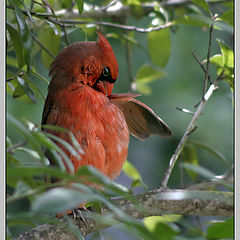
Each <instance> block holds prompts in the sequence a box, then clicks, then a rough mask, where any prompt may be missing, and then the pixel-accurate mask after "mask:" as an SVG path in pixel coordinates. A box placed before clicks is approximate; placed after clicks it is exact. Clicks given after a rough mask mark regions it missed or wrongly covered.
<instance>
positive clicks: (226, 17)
mask: <svg viewBox="0 0 240 240" xmlns="http://www.w3.org/2000/svg"><path fill="white" fill-rule="evenodd" d="M233 16H234V12H233V9H229V10H228V11H226V12H224V13H223V15H222V16H221V18H220V19H221V20H223V21H225V22H226V23H228V24H230V25H232V26H233Z"/></svg>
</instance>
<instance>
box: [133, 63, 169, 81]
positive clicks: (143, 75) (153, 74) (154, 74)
mask: <svg viewBox="0 0 240 240" xmlns="http://www.w3.org/2000/svg"><path fill="white" fill-rule="evenodd" d="M164 75H165V73H164V72H162V71H160V70H158V69H155V68H153V67H151V66H149V65H143V66H141V67H140V68H139V69H138V72H137V76H136V80H135V82H137V83H139V82H140V83H150V82H153V81H154V80H156V79H159V78H161V77H163V76H164Z"/></svg>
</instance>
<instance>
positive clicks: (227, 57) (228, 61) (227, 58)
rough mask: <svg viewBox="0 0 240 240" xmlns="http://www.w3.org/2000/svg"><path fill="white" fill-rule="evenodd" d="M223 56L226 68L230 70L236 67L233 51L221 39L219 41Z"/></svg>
mask: <svg viewBox="0 0 240 240" xmlns="http://www.w3.org/2000/svg"><path fill="white" fill-rule="evenodd" d="M217 41H218V42H219V46H220V49H221V52H222V55H223V62H224V66H226V67H228V68H233V67H234V54H233V50H232V49H231V48H230V47H229V46H228V45H227V44H226V43H225V42H224V41H223V40H221V39H217Z"/></svg>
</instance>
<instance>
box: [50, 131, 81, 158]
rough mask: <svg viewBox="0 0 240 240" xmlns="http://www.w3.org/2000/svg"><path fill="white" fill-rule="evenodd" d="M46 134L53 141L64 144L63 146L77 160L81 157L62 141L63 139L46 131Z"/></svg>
mask: <svg viewBox="0 0 240 240" xmlns="http://www.w3.org/2000/svg"><path fill="white" fill-rule="evenodd" d="M46 136H48V137H49V138H51V139H53V140H54V141H55V142H58V143H60V144H61V145H62V146H64V148H65V149H67V150H68V151H69V153H70V154H71V155H73V156H75V157H77V158H78V159H79V160H80V159H81V156H80V155H79V153H78V152H77V151H76V150H75V149H74V148H73V146H72V145H71V144H69V143H68V142H67V141H64V140H63V139H61V138H59V137H57V136H55V135H53V134H51V133H46Z"/></svg>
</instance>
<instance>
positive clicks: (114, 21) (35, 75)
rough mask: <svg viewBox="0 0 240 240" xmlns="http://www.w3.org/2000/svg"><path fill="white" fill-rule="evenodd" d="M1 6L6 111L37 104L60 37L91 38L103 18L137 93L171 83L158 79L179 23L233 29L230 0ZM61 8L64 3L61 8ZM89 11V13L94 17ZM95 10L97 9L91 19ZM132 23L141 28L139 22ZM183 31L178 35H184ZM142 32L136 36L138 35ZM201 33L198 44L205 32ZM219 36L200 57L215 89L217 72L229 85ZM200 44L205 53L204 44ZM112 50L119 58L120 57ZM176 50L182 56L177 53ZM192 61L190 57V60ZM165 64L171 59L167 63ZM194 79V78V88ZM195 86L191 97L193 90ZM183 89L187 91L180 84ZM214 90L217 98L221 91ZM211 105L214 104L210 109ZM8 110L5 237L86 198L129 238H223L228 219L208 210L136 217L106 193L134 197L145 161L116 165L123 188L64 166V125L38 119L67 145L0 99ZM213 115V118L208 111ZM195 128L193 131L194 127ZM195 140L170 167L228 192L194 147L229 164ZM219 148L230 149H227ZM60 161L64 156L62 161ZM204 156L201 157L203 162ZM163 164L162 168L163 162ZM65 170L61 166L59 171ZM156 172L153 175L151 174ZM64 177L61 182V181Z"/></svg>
mask: <svg viewBox="0 0 240 240" xmlns="http://www.w3.org/2000/svg"><path fill="white" fill-rule="evenodd" d="M6 5H7V19H6V38H7V47H6V48H7V49H6V50H7V56H6V62H7V74H6V77H7V79H6V91H7V97H8V101H9V102H11V103H14V105H15V108H14V109H15V111H16V109H18V108H19V109H20V110H19V111H21V106H22V105H21V104H24V107H25V108H28V109H31V108H32V106H33V107H35V108H36V103H37V104H38V105H41V104H42V99H44V96H45V93H43V91H44V90H43V89H44V88H45V91H46V87H47V84H48V83H49V78H48V76H47V72H48V70H47V69H48V67H49V65H50V64H51V62H52V60H53V59H54V57H55V56H56V55H57V54H58V52H59V51H60V50H61V49H62V48H63V47H65V46H66V45H68V44H69V43H72V42H75V41H80V40H81V41H84V40H85V39H88V40H89V39H90V40H95V38H96V34H95V33H96V29H97V28H98V26H104V25H105V26H106V27H104V32H105V35H106V36H109V37H110V39H111V40H112V41H113V44H114V46H116V47H115V48H116V49H118V48H119V49H122V48H123V47H126V51H127V55H128V57H127V63H126V67H125V69H124V71H123V72H125V73H126V72H128V73H129V76H127V77H126V79H128V78H129V79H131V81H132V82H131V84H130V86H131V87H132V88H133V89H132V90H136V91H137V92H138V93H140V94H143V95H151V94H153V93H154V91H155V90H154V88H155V86H157V84H158V82H160V79H161V81H162V84H163V85H164V86H165V88H169V89H170V88H171V86H172V88H173V87H174V86H180V85H173V84H172V83H171V82H168V83H164V80H165V78H164V77H165V76H166V75H170V74H171V71H174V70H175V69H171V70H169V69H168V64H169V61H170V60H171V56H172V54H174V52H173V51H174V49H176V47H175V46H174V45H173V44H172V42H173V38H174V37H175V35H174V34H175V33H177V32H178V31H180V29H181V28H182V27H183V26H191V27H192V29H199V27H200V28H201V29H203V30H205V31H206V29H207V30H208V29H209V28H210V26H211V25H212V24H213V29H214V31H218V32H220V33H221V34H222V36H228V37H229V36H230V37H231V36H232V34H233V1H231V0H229V1H211V0H209V1H205V0H192V3H187V4H185V3H184V4H183V3H181V2H180V3H179V6H178V7H177V6H175V5H174V4H171V1H154V2H153V1H148V0H145V1H140V0H134V1H132V0H127V1H112V2H111V1H108V0H104V1H94V0H89V1H83V0H78V1H72V0H61V1H53V0H48V1H46V0H44V1H41V2H40V1H38V2H36V1H30V0H25V1H23V0H8V1H7V2H6ZM123 7H126V8H128V9H129V11H128V10H126V11H128V14H129V15H128V14H127V15H126V14H124V13H123V12H121V11H120V10H119V9H121V8H123ZM149 9H150V10H149ZM218 9H221V11H220V12H218ZM62 11H65V12H64V14H63V13H62ZM109 12H115V13H116V14H118V15H116V16H113V15H114V14H113V15H110V14H109V15H108V13H109ZM119 12H120V15H119ZM91 13H95V14H96V17H95V16H94V14H91ZM97 13H98V14H99V16H98V17H97ZM121 14H122V15H121ZM216 14H217V15H216ZM69 19H72V21H69ZM103 21H106V22H107V23H108V24H106V22H103ZM130 23H131V24H130ZM128 24H129V25H128ZM140 24H142V25H143V26H145V28H142V27H139V25H140ZM126 26H127V27H129V26H130V27H132V26H134V27H133V28H129V29H130V30H131V31H130V32H128V31H129V29H128V28H126ZM136 26H138V27H136ZM139 32H140V33H141V34H144V35H143V36H144V37H139V38H138V36H140V35H138V34H140V33H139ZM203 34H204V33H203ZM141 36H142V35H141ZM191 37H192V36H185V41H186V42H187V41H188V39H189V38H191ZM142 38H144V41H145V42H144V43H143V42H142ZM205 40H206V42H208V39H207V38H205ZM224 40H225V41H224ZM224 40H223V39H220V38H219V39H217V40H216V39H213V41H214V42H215V44H218V47H216V49H217V50H215V51H214V52H216V53H214V54H212V55H211V56H210V63H211V66H215V67H216V68H215V69H214V71H213V70H212V72H211V76H213V79H211V81H216V84H218V85H219V86H220V87H221V84H222V80H224V81H225V82H227V84H228V85H229V86H230V88H229V89H231V91H233V89H234V76H233V69H234V61H233V60H234V59H233V50H232V48H231V47H230V46H229V45H230V44H231V42H230V44H229V43H226V39H225V38H224ZM182 44H185V43H179V45H178V51H180V50H181V48H182V46H181V45H182ZM210 47H211V46H210ZM136 49H137V51H136ZM190 50H191V49H190ZM204 51H205V52H207V47H205V50H204ZM133 52H134V54H136V55H137V54H139V55H138V56H141V57H139V58H138V57H135V58H134V59H135V60H133V61H132V62H134V61H135V62H136V63H137V64H138V66H137V67H135V68H136V69H135V70H136V71H135V72H136V74H135V75H134V76H131V75H132V71H131V60H132V58H131V53H133ZM119 54H120V53H119ZM140 54H142V55H140ZM143 55H144V56H145V57H146V56H147V57H146V58H145V59H148V62H147V63H145V62H141V61H140V60H141V58H142V56H143ZM200 55H201V53H200ZM119 56H120V57H121V55H119ZM181 57H182V58H183V59H184V55H182V56H181ZM204 58H206V55H204V56H203V55H201V59H204ZM183 61H184V60H183ZM192 61H194V60H193V58H192ZM122 62H125V61H122ZM199 62H200V65H201V66H202V67H203V68H206V64H207V62H208V60H207V59H205V60H202V61H200V60H199ZM174 64H176V65H177V63H176V62H174ZM134 66H135V65H134ZM120 67H121V66H120ZM185 67H186V69H187V70H185V71H188V70H189V71H191V69H188V62H186V63H185ZM124 76H125V75H124ZM181 79H182V78H181ZM199 81H200V80H199ZM171 84H172V85H171ZM180 84H181V86H180V87H177V88H179V89H180V90H179V91H181V89H182V88H183V85H184V83H180ZM202 84H203V81H202V82H201V86H202ZM198 86H199V85H197V89H198V93H199V96H200V95H201V89H199V87H198ZM184 87H186V89H187V90H188V91H189V88H188V87H187V86H184ZM127 90H129V89H127ZM179 91H178V92H175V93H174V94H176V95H175V97H176V96H178V94H179ZM231 91H228V92H230V93H231ZM166 94H168V95H169V96H170V97H169V98H174V96H173V94H169V91H168V90H167V89H166ZM221 98H225V96H224V94H222V96H221ZM159 99H160V96H159ZM155 102H156V101H155ZM216 104H218V103H216ZM10 105H11V104H10ZM217 107H218V106H215V108H217ZM25 108H24V109H25ZM8 111H9V113H8V115H7V127H8V129H7V132H8V136H7V138H6V140H7V143H6V146H7V234H8V237H9V238H12V237H15V236H16V235H18V234H20V233H22V232H25V231H26V230H28V229H31V228H33V227H34V226H37V225H41V224H43V223H45V222H50V223H53V224H59V221H58V220H57V219H56V218H55V215H56V214H57V213H60V212H65V211H67V210H69V209H72V208H75V207H76V206H78V205H79V204H80V203H82V202H85V201H87V202H88V203H89V205H91V206H95V208H96V209H97V207H96V206H97V204H100V205H105V206H107V207H108V208H110V209H111V210H112V211H113V213H114V214H113V215H109V216H108V215H107V216H106V215H104V214H102V215H101V214H97V213H96V215H94V216H92V217H93V218H94V219H95V220H96V221H97V223H99V224H100V223H105V224H107V225H108V226H114V227H116V228H118V229H120V230H121V231H123V232H126V233H128V234H129V235H132V236H134V237H136V238H137V239H149V240H151V239H159V240H160V239H161V240H162V239H176V240H180V239H223V238H224V239H232V238H233V219H232V218H230V219H222V218H217V217H216V218H215V219H212V221H210V222H205V221H206V220H204V219H201V220H200V224H198V223H199V221H198V220H196V219H198V218H196V219H195V218H194V217H191V218H190V217H188V216H182V215H163V216H152V217H147V218H144V219H143V221H139V220H137V219H135V218H133V217H131V216H129V215H128V214H127V213H125V212H123V211H122V210H120V209H119V208H118V207H117V206H116V205H115V204H114V203H113V201H112V200H111V198H112V197H117V196H122V197H124V198H126V199H128V200H129V201H130V202H132V203H133V204H135V205H138V202H137V201H136V200H135V199H134V197H133V195H132V193H133V192H135V191H137V190H139V188H142V189H144V190H146V189H148V187H147V184H146V182H145V178H144V177H143V175H144V171H146V168H147V169H148V168H150V167H151V166H150V165H151V164H148V163H145V164H146V166H147V167H146V166H145V167H144V170H142V171H141V172H140V171H138V170H137V169H138V167H134V164H133V163H131V162H130V161H131V159H129V161H127V162H126V163H125V165H124V167H123V172H124V173H125V175H126V176H128V178H129V179H130V180H129V181H130V187H129V188H127V187H126V186H123V185H122V184H118V183H115V182H112V181H111V180H109V179H108V178H107V177H105V176H104V175H103V174H101V173H100V172H98V171H97V170H96V169H94V168H92V167H89V166H87V167H83V168H81V169H80V170H79V171H78V172H77V173H76V174H73V166H72V163H71V161H70V160H69V159H68V157H67V156H66V154H65V153H64V151H63V150H62V149H61V148H60V147H59V146H58V144H56V143H59V144H60V145H62V146H64V147H65V148H66V149H67V150H68V151H70V152H71V154H73V155H76V156H79V155H80V154H81V153H82V152H81V151H82V149H81V146H79V143H78V142H77V141H76V139H75V138H74V136H73V134H72V133H70V132H68V131H67V130H66V129H60V128H56V127H55V128H54V127H53V126H45V127H46V128H47V127H48V128H53V129H54V130H56V131H65V132H66V133H67V134H69V136H70V138H71V140H72V142H71V144H69V143H68V142H65V141H63V140H62V139H59V138H57V137H55V136H54V135H51V134H46V133H43V132H41V127H40V126H39V121H31V120H30V119H28V118H29V116H30V115H31V114H32V113H31V110H28V111H29V112H30V114H29V115H28V116H26V115H27V114H26V115H25V110H23V111H22V112H21V113H18V114H16V113H15V112H14V110H12V109H10V107H9V108H8ZM26 111H27V110H26ZM205 114H207V112H205ZM19 116H20V117H19ZM38 118H39V117H38ZM175 118H176V117H174V119H175ZM216 118H218V117H217V116H216ZM173 121H174V122H177V121H175V120H173ZM186 121H187V120H186ZM214 121H215V119H214ZM184 126H185V125H184V124H181V122H178V129H181V128H184ZM199 131H200V132H201V129H199ZM12 132H14V134H12ZM206 136H207V135H206ZM179 138H180V137H179ZM221 138H224V136H221ZM196 140H197V141H194V140H191V141H189V142H188V143H187V144H186V145H185V147H184V149H183V153H182V155H181V160H182V163H181V165H180V167H181V171H182V172H183V174H184V175H186V177H184V179H185V181H186V180H187V181H188V182H190V183H191V184H194V183H196V182H198V181H200V180H201V179H207V180H208V181H210V182H211V181H217V182H218V183H220V184H221V190H222V191H224V190H225V189H227V190H229V189H230V190H232V186H231V184H229V182H228V181H227V179H222V178H219V176H217V175H218V174H217V173H215V171H212V170H211V169H207V168H206V167H204V166H201V165H202V163H203V158H201V157H199V155H200V156H202V155H201V154H199V152H201V151H202V150H205V152H206V153H207V154H206V155H205V156H207V158H208V159H209V160H210V159H211V158H212V157H213V158H214V161H213V162H214V163H213V164H215V165H218V164H220V163H223V164H224V165H223V166H224V167H223V169H224V173H226V172H227V171H228V170H229V169H231V159H228V158H229V156H228V157H225V156H224V155H223V154H222V153H221V151H219V150H217V149H215V148H214V147H210V146H209V144H208V142H207V143H206V141H207V137H206V138H205V139H204V138H203V136H202V138H200V141H199V140H198V139H196ZM175 141H179V139H175ZM170 145H171V147H169V148H168V149H167V151H168V153H167V155H164V156H167V157H169V156H170V155H171V154H172V153H173V149H174V147H175V145H176V143H175V142H174V141H173V142H169V146H170ZM157 148H158V146H157ZM46 150H48V151H49V152H50V153H51V154H52V156H53V157H54V158H55V162H56V167H53V166H50V165H49V161H48V159H47V157H46V156H45V151H46ZM156 151H157V150H156ZM229 151H232V149H230V150H229ZM139 155H140V154H139ZM229 155H231V154H229ZM63 160H64V161H65V163H66V164H64V163H63ZM209 160H207V161H208V162H210V161H209ZM145 162H148V159H145ZM164 164H165V166H166V162H165V163H164ZM66 168H68V169H70V171H68V172H67V171H66ZM161 168H162V167H161ZM209 168H210V167H209ZM185 170H186V172H185ZM216 172H218V171H216ZM185 173H186V174H185ZM157 174H158V175H159V172H158V173H157ZM223 177H224V176H223ZM51 178H57V179H58V180H59V181H58V182H56V183H54V184H52V183H51ZM86 181H87V182H88V181H90V182H92V183H95V184H97V185H98V186H101V187H103V188H104V190H101V188H97V189H96V188H94V187H93V186H91V185H85V184H84V183H85V182H86ZM70 185H71V188H69V186H70ZM193 219H195V220H196V221H193ZM202 225H204V227H202ZM206 226H207V227H206ZM68 227H69V228H70V230H71V231H72V232H74V233H75V235H76V236H77V238H78V239H83V236H82V234H81V232H80V231H79V230H78V228H76V226H75V225H74V224H69V226H68Z"/></svg>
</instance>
